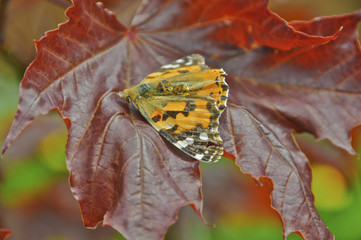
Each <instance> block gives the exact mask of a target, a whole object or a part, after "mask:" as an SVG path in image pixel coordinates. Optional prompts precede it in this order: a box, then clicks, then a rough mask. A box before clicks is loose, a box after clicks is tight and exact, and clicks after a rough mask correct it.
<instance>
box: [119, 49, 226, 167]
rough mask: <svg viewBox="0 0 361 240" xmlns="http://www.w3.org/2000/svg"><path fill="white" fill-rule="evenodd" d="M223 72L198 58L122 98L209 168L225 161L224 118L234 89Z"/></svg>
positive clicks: (126, 92)
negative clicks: (221, 125)
mask: <svg viewBox="0 0 361 240" xmlns="http://www.w3.org/2000/svg"><path fill="white" fill-rule="evenodd" d="M225 75H226V73H225V72H224V71H223V69H211V68H209V67H208V66H207V65H206V64H205V61H204V58H203V57H202V56H201V55H199V54H192V55H189V56H186V57H183V58H180V59H178V60H176V61H174V62H172V63H170V64H166V65H164V66H162V67H161V68H160V69H159V70H158V71H156V72H153V73H151V74H149V75H148V76H147V77H146V78H145V79H143V81H142V82H141V83H140V84H138V85H136V86H133V87H130V88H127V89H125V90H123V91H121V92H119V95H120V97H122V98H124V99H125V100H126V101H127V102H129V103H131V102H132V103H134V104H135V105H136V107H137V108H138V110H139V111H140V113H141V114H142V115H143V116H144V118H145V119H146V120H147V121H148V122H149V123H150V124H151V125H152V126H153V127H154V128H155V129H156V130H157V131H158V132H159V133H160V134H161V135H162V136H163V137H164V138H166V139H167V140H168V141H169V142H171V143H172V144H173V145H175V146H176V147H177V148H179V149H180V150H182V151H183V152H185V153H186V154H188V155H189V156H191V157H193V158H195V159H197V160H199V161H204V162H214V161H218V160H219V159H220V158H221V156H222V155H223V147H222V139H221V137H220V135H219V132H218V126H219V117H220V115H221V113H222V112H223V111H224V109H225V108H226V106H227V99H228V91H229V87H228V85H227V83H226V82H225V77H224V76H225Z"/></svg>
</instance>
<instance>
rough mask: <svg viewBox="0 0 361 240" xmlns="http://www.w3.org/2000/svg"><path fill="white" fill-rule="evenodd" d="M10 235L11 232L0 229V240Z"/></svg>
mask: <svg viewBox="0 0 361 240" xmlns="http://www.w3.org/2000/svg"><path fill="white" fill-rule="evenodd" d="M10 234H11V231H10V230H8V229H3V228H0V240H4V239H5V238H6V237H8V236H9V235H10Z"/></svg>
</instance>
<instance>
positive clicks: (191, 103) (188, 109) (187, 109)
mask: <svg viewBox="0 0 361 240" xmlns="http://www.w3.org/2000/svg"><path fill="white" fill-rule="evenodd" d="M196 108H197V106H196V103H195V102H194V101H188V102H187V103H186V107H185V108H184V110H183V111H184V112H191V111H194V110H195V109H196Z"/></svg>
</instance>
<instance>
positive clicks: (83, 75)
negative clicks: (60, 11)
mask: <svg viewBox="0 0 361 240" xmlns="http://www.w3.org/2000/svg"><path fill="white" fill-rule="evenodd" d="M127 3H129V4H130V2H129V1H127ZM266 5H267V1H261V0H254V1H252V2H250V1H229V2H227V3H225V2H224V1H220V0H219V1H213V2H212V3H210V2H209V1H205V0H198V1H166V0H163V1H162V0H155V1H148V2H147V3H143V4H141V5H139V7H138V8H137V10H136V11H134V12H135V15H134V16H133V15H132V14H129V13H127V14H126V16H128V19H122V22H124V25H123V24H121V23H119V22H118V21H117V19H116V18H115V15H114V14H113V13H111V12H110V11H108V10H106V9H104V8H103V6H102V4H100V3H95V2H93V1H85V0H74V6H73V7H71V8H70V9H68V10H67V12H66V14H67V16H68V17H69V21H68V22H66V23H64V24H62V25H60V26H59V29H57V30H54V31H50V32H48V33H47V34H46V36H45V37H44V38H42V39H41V40H40V41H38V42H36V46H37V51H38V56H37V58H36V59H35V60H34V62H33V63H32V64H31V65H30V67H29V68H28V70H27V71H26V74H25V77H24V79H23V80H22V82H21V85H20V99H19V105H18V112H17V114H16V117H15V120H14V122H13V125H12V127H11V129H10V132H9V134H8V136H7V138H6V140H5V143H4V147H3V153H4V152H5V151H6V149H7V148H8V147H9V146H10V144H11V143H12V142H13V141H14V139H15V138H16V137H17V135H18V134H20V133H21V131H22V130H23V129H24V127H25V126H26V125H28V124H29V123H30V122H31V121H32V120H33V119H34V118H35V117H36V116H37V115H39V114H46V113H48V112H49V111H50V110H52V109H56V110H57V111H58V112H59V114H60V115H61V117H62V118H63V119H64V121H65V122H66V124H67V127H68V130H69V138H68V144H67V149H66V151H67V166H68V169H69V171H70V185H71V189H72V192H73V194H74V196H75V198H76V199H77V200H78V202H79V204H80V208H81V212H82V216H83V221H84V224H85V226H87V227H95V226H96V225H97V224H98V222H99V221H102V220H104V224H107V225H111V226H113V227H114V228H116V229H117V230H118V231H119V232H121V233H122V234H123V235H124V236H125V237H126V238H129V239H161V238H162V236H163V235H164V234H165V232H166V230H167V228H168V227H169V225H170V224H172V223H174V221H175V220H176V216H177V212H178V210H179V208H180V207H182V206H184V205H186V204H191V205H192V206H193V208H194V209H195V211H197V213H198V214H199V215H200V216H201V206H202V195H201V181H200V172H199V163H198V162H196V161H194V160H192V159H189V158H187V157H185V156H184V155H183V154H182V153H181V152H180V151H179V150H177V149H174V147H172V146H170V144H169V143H167V142H165V140H164V139H163V138H161V137H160V136H159V135H158V133H157V132H156V131H155V130H154V129H153V128H152V127H151V126H150V125H149V124H147V123H146V122H145V121H144V119H143V118H142V117H141V116H140V114H139V113H138V112H137V111H136V110H135V109H134V108H133V107H132V106H131V105H128V104H127V103H126V102H124V101H123V100H122V99H121V98H120V97H119V96H118V95H117V91H119V90H122V89H124V88H127V87H130V86H132V85H134V84H137V83H139V82H140V81H141V80H142V79H143V78H144V77H145V76H146V75H147V74H149V73H150V72H152V71H154V70H156V69H157V68H159V66H160V65H162V64H166V63H169V62H170V61H172V60H174V59H176V58H179V57H181V56H184V55H187V54H190V53H194V52H199V53H202V54H203V55H205V56H206V57H207V62H211V63H213V64H214V66H218V67H224V68H225V69H226V71H227V72H228V74H229V75H230V77H229V78H228V79H227V82H228V83H229V84H230V86H231V91H230V102H231V103H233V104H231V107H230V108H229V109H228V111H227V114H225V116H223V120H222V121H223V124H224V126H222V128H223V133H222V136H223V138H224V140H225V147H226V151H228V152H230V153H232V154H234V155H235V156H236V162H237V164H238V165H239V166H240V167H241V168H242V169H243V170H244V171H245V172H247V173H249V174H251V175H252V176H254V177H255V178H256V179H260V178H262V177H266V178H268V179H271V180H272V181H273V184H274V191H273V192H272V204H273V207H274V208H275V209H277V210H278V212H279V213H280V216H281V217H282V220H283V223H284V226H285V228H284V234H285V236H287V235H288V234H289V233H291V232H294V231H296V232H299V233H300V234H301V235H303V236H304V237H305V238H308V239H315V238H321V237H322V238H323V239H333V236H332V234H331V233H330V232H329V231H328V229H327V227H326V226H325V225H324V224H323V222H322V220H321V219H320V218H319V216H318V214H317V212H316V210H315V208H314V205H313V195H312V192H311V191H310V180H311V173H310V168H309V165H308V162H307V159H306V158H305V156H304V154H303V153H302V152H300V151H299V149H298V147H297V146H296V145H295V143H294V141H293V136H292V132H291V131H292V129H295V130H297V131H309V132H311V133H314V134H316V135H317V136H318V137H321V138H336V140H333V142H334V143H335V144H336V145H338V146H342V147H344V148H345V149H348V150H349V152H352V148H351V147H350V144H349V137H348V135H347V131H348V130H349V129H350V128H351V127H353V125H354V124H356V123H358V122H359V119H360V118H359V115H358V113H353V111H354V108H356V107H359V103H358V102H355V98H359V91H358V89H359V86H360V85H357V84H356V83H359V81H360V77H359V75H357V74H358V72H359V71H357V69H359V62H360V61H356V60H358V59H359V49H358V45H356V44H355V41H356V40H355V38H354V37H355V25H356V23H357V21H358V20H359V14H353V15H349V16H345V17H339V18H330V19H324V20H319V21H313V22H309V23H294V24H293V26H294V27H291V26H290V25H288V24H287V23H286V22H285V21H284V20H282V19H281V18H279V17H278V16H277V15H275V14H273V13H271V12H270V11H269V10H268V9H267V6H266ZM124 9H127V7H124ZM329 22H330V23H331V24H329V25H331V26H328V23H329ZM342 25H343V26H344V30H343V31H342V32H341V33H340V32H339V29H340V27H341V26H342ZM320 29H321V30H320ZM303 31H305V32H307V33H305V32H303ZM338 34H340V35H339V38H338V39H336V38H337V36H338ZM335 39H336V40H335ZM331 40H333V41H331ZM321 44H323V45H321ZM259 46H268V47H273V48H275V49H271V48H266V47H259ZM241 47H246V48H248V49H250V50H249V51H248V52H245V49H244V48H241ZM256 47H257V48H256ZM295 47H297V48H295ZM252 48H254V49H253V50H252ZM276 49H278V50H276ZM279 49H282V50H288V51H280V50H279ZM332 52H337V54H335V55H332V54H331V53H332ZM352 53H353V55H351V54H352ZM349 61H350V62H349ZM340 63H341V64H340ZM346 63H347V64H350V63H354V64H353V65H352V66H354V68H350V67H349V66H350V65H345V69H343V68H342V64H346ZM340 67H341V68H340ZM352 70H355V71H354V74H353V75H352V74H351V72H352ZM348 71H349V72H348ZM335 73H336V74H335ZM334 74H335V75H334ZM347 74H349V75H350V77H348V78H346V76H347ZM330 76H331V77H332V78H330ZM323 78H324V80H323ZM320 79H321V80H320ZM329 79H332V80H334V82H332V81H331V82H330V80H329ZM316 80H317V81H316ZM345 80H346V81H345ZM338 81H340V82H341V81H342V82H341V84H336V83H337V82H338ZM335 82H336V83H335ZM352 86H353V88H352ZM351 88H352V89H351ZM350 89H351V90H350ZM337 97H338V98H340V99H341V100H343V101H345V102H342V104H343V105H346V106H347V108H344V109H342V108H341V105H342V104H341V102H340V100H339V99H338V98H337ZM323 99H327V102H324V101H323ZM349 105H351V106H350V107H348V106H349ZM241 106H245V107H246V108H247V110H249V112H250V113H248V112H247V111H245V110H244V108H243V107H241ZM333 106H335V107H336V108H337V112H336V113H337V114H338V115H336V113H335V112H334V111H333V109H334V108H333ZM331 107H332V108H331ZM346 109H347V110H346ZM315 112H317V113H318V114H319V115H320V116H321V117H319V116H318V115H316V114H315ZM351 113H352V114H351ZM327 116H329V117H327ZM256 119H258V120H256ZM340 120H342V121H341V122H342V123H341V124H334V121H340ZM271 130H272V131H271ZM267 161H268V162H267Z"/></svg>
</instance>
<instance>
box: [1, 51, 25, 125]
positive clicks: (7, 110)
mask: <svg viewBox="0 0 361 240" xmlns="http://www.w3.org/2000/svg"><path fill="white" fill-rule="evenodd" d="M18 80H20V76H19V74H18V73H17V69H15V68H14V67H12V66H11V65H10V64H8V63H7V62H6V60H5V58H4V57H3V56H2V55H0V122H1V123H2V122H3V120H2V118H4V117H8V116H9V115H10V114H11V117H12V115H13V114H14V113H15V111H16V103H17V102H18V92H19V90H18V86H19V82H18ZM10 120H11V119H9V122H10Z"/></svg>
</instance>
